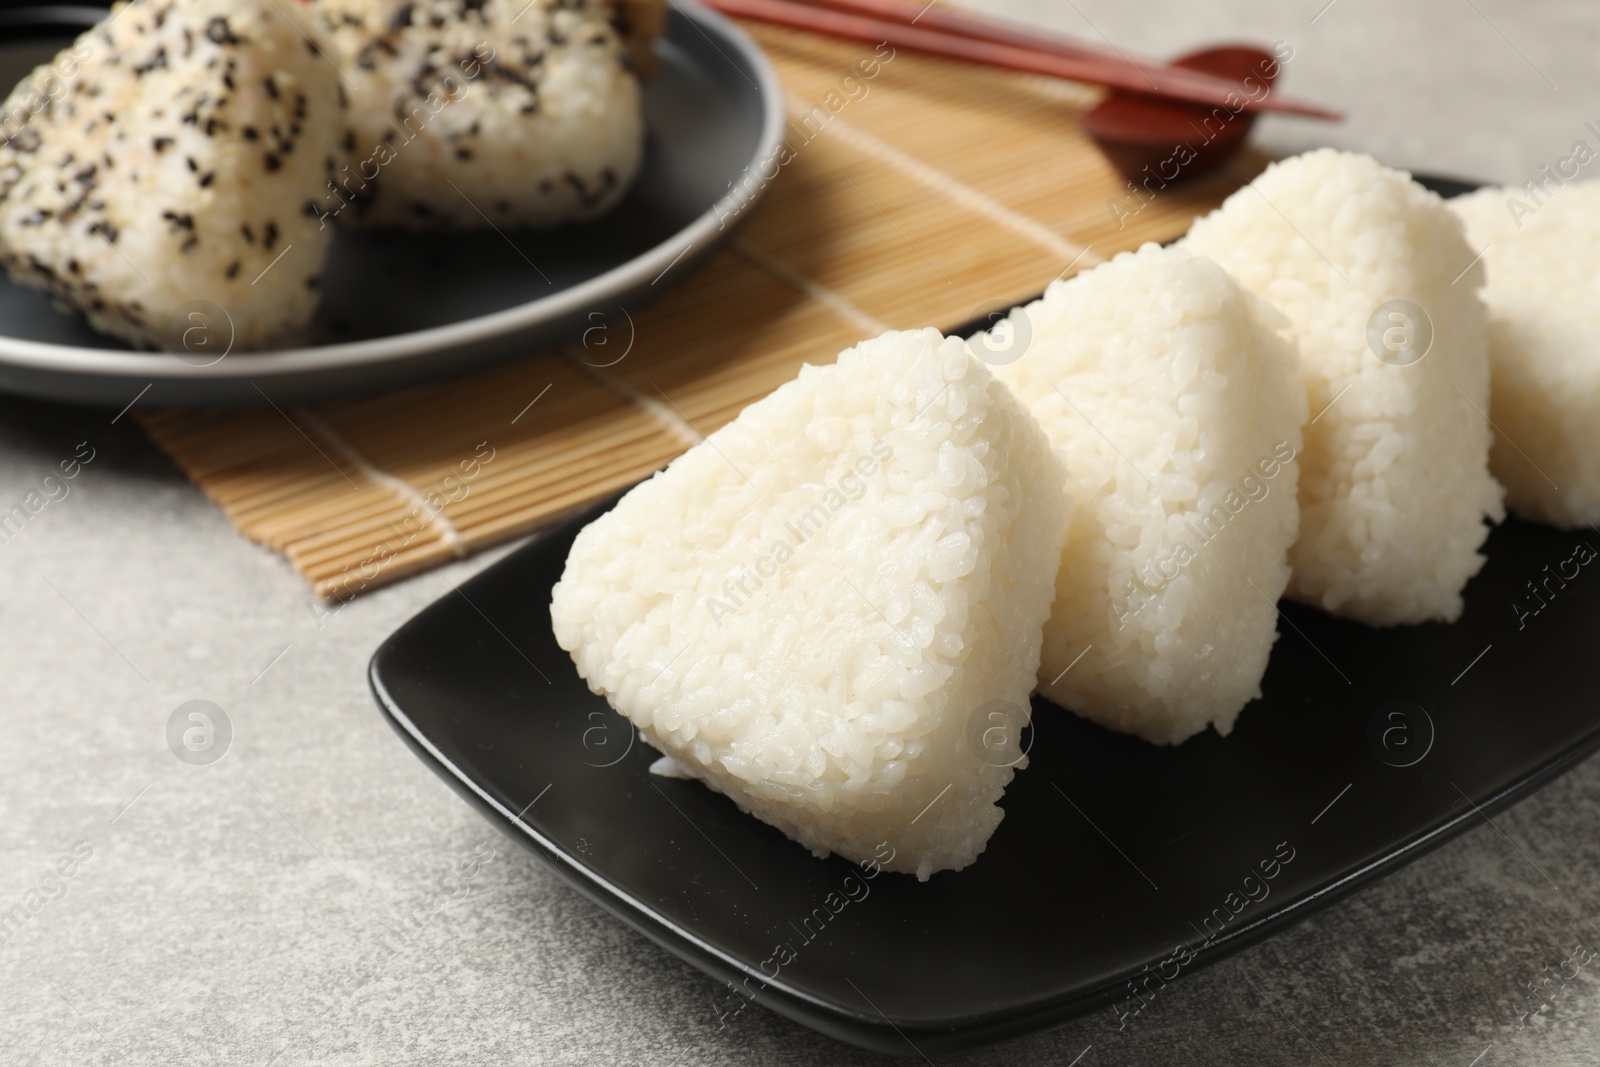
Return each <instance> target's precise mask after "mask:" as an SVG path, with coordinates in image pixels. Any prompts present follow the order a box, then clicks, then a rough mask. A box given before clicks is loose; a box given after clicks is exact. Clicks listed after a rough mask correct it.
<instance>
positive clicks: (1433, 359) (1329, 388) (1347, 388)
mask: <svg viewBox="0 0 1600 1067" xmlns="http://www.w3.org/2000/svg"><path fill="white" fill-rule="evenodd" d="M1182 243H1183V245H1184V247H1187V248H1188V249H1190V250H1191V251H1194V252H1198V253H1201V254H1202V255H1207V256H1210V257H1211V258H1213V259H1215V260H1216V261H1217V262H1218V263H1220V264H1222V266H1223V267H1224V268H1225V269H1226V270H1228V271H1229V272H1230V273H1232V274H1233V276H1234V277H1235V278H1237V279H1238V280H1239V281H1240V282H1242V283H1243V284H1244V286H1245V288H1247V289H1249V290H1251V291H1252V292H1254V293H1255V294H1257V295H1258V296H1260V297H1263V298H1264V299H1266V300H1267V301H1269V302H1270V303H1272V304H1273V305H1274V306H1276V307H1277V308H1279V309H1280V310H1282V311H1283V312H1284V313H1285V314H1286V315H1287V316H1288V317H1289V321H1290V322H1291V323H1292V332H1293V334H1294V336H1295V338H1296V340H1297V341H1298V342H1299V347H1300V366H1301V373H1302V374H1303V375H1304V378H1305V383H1306V387H1307V390H1308V392H1309V394H1310V399H1311V421H1310V422H1309V423H1308V424H1307V426H1306V432H1305V450H1304V452H1303V453H1302V454H1301V457H1300V539H1299V540H1298V541H1297V542H1296V543H1295V545H1294V547H1293V548H1292V549H1290V551H1289V562H1290V565H1291V566H1292V567H1293V569H1294V575H1293V577H1292V578H1291V579H1290V582H1289V595H1290V596H1291V597H1293V598H1295V599H1297V600H1302V601H1305V602H1306V603H1308V604H1314V605H1316V606H1318V607H1321V608H1323V609H1324V610H1326V611H1329V612H1332V613H1333V614H1335V615H1341V616H1344V617H1346V618H1350V619H1356V620H1358V621H1361V622H1365V623H1368V624H1371V625H1374V626H1393V625H1397V624H1402V623H1420V622H1426V621H1429V620H1443V621H1453V620H1455V619H1456V618H1458V617H1459V616H1460V614H1461V608H1462V599H1461V590H1462V587H1463V586H1464V585H1465V584H1466V582H1467V579H1469V578H1471V577H1472V576H1473V575H1474V574H1477V573H1478V570H1479V569H1480V568H1481V567H1482V566H1483V556H1481V555H1480V554H1479V553H1478V549H1479V547H1480V546H1481V545H1482V544H1483V541H1484V538H1485V537H1487V536H1488V529H1487V527H1486V526H1485V525H1484V519H1485V517H1488V518H1492V519H1496V520H1498V519H1500V518H1501V517H1502V516H1503V514H1504V512H1503V509H1502V506H1501V495H1502V494H1501V489H1500V485H1499V483H1497V482H1496V481H1495V480H1494V478H1493V477H1492V476H1491V475H1490V473H1489V462H1488V461H1489V444H1490V436H1491V432H1490V429H1489V422H1488V412H1489V355H1488V345H1487V341H1486V334H1485V313H1484V306H1483V301H1482V299H1480V297H1479V296H1478V290H1479V289H1480V288H1481V287H1482V285H1483V265H1482V264H1481V263H1476V262H1474V259H1475V258H1476V255H1477V253H1476V250H1475V249H1473V248H1471V247H1469V246H1468V244H1467V240H1466V237H1465V236H1464V234H1463V231H1462V226H1461V221H1460V220H1459V219H1458V218H1456V216H1455V214H1454V213H1453V212H1451V211H1450V209H1449V208H1448V207H1446V206H1445V203H1444V201H1443V200H1442V199H1440V197H1439V196H1437V195H1436V194H1434V193H1432V192H1430V191H1428V190H1427V189H1424V188H1423V187H1422V186H1420V185H1418V184H1417V183H1416V182H1413V181H1412V180H1411V178H1410V176H1409V175H1407V174H1405V173H1403V172H1401V171H1397V170H1390V169H1388V168H1386V167H1384V166H1382V165H1381V164H1379V163H1378V162H1377V161H1376V160H1374V159H1372V158H1371V157H1370V156H1364V155H1358V154H1354V153H1349V152H1337V151H1334V150H1333V149H1319V150H1318V151H1315V152H1308V153H1306V154H1305V155H1301V156H1295V157H1293V158H1291V159H1286V160H1283V161H1282V162H1279V163H1274V164H1273V165H1272V166H1270V167H1268V168H1267V169H1266V171H1265V172H1264V173H1263V174H1261V175H1260V176H1259V177H1258V178H1256V180H1255V181H1253V182H1251V183H1250V184H1249V185H1247V186H1245V187H1244V188H1243V189H1240V190H1239V191H1238V192H1235V193H1234V194H1233V195H1232V196H1230V197H1228V199H1227V200H1226V201H1224V202H1223V205H1222V206H1221V207H1220V208H1218V209H1217V210H1216V211H1214V212H1212V213H1211V214H1210V215H1207V216H1206V217H1205V218H1202V219H1200V220H1199V221H1198V222H1196V223H1195V224H1194V227H1193V228H1192V229H1191V230H1190V231H1189V235H1188V236H1187V237H1186V238H1184V240H1183V242H1182Z"/></svg>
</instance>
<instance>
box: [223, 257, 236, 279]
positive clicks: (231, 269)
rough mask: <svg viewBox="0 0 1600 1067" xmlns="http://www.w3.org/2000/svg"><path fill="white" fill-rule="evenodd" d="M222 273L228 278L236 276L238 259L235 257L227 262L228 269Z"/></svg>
mask: <svg viewBox="0 0 1600 1067" xmlns="http://www.w3.org/2000/svg"><path fill="white" fill-rule="evenodd" d="M222 273H223V274H226V275H227V276H228V277H230V278H236V277H238V276H239V261H238V260H237V259H236V260H234V261H233V262H232V263H229V264H228V269H227V270H225V271H223V272H222Z"/></svg>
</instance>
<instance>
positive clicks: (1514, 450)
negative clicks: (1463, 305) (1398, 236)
mask: <svg viewBox="0 0 1600 1067" xmlns="http://www.w3.org/2000/svg"><path fill="white" fill-rule="evenodd" d="M1542 200H1543V198H1535V197H1533V196H1531V195H1530V194H1529V193H1528V192H1527V191H1526V190H1523V189H1495V188H1488V189H1482V190H1479V191H1478V192H1476V193H1473V194H1471V195H1470V196H1463V197H1458V198H1457V199H1454V200H1451V201H1449V204H1450V206H1451V207H1452V208H1453V209H1454V210H1455V211H1456V212H1457V213H1458V214H1459V215H1460V216H1461V218H1462V219H1463V220H1464V221H1465V222H1466V226H1467V239H1468V241H1469V242H1470V243H1471V244H1472V247H1473V248H1475V249H1482V250H1484V252H1483V262H1484V264H1485V266H1486V268H1487V270H1488V274H1489V283H1488V285H1487V287H1485V289H1484V293H1483V295H1484V300H1485V302H1486V303H1487V304H1488V305H1489V362H1490V365H1491V368H1492V372H1493V379H1494V385H1493V388H1492V389H1491V390H1490V396H1489V403H1490V408H1489V416H1490V418H1492V419H1493V420H1494V424H1495V426H1497V427H1499V429H1500V432H1499V433H1498V434H1496V435H1495V440H1494V447H1493V448H1492V449H1490V451H1489V469H1490V470H1491V471H1493V472H1494V476H1495V477H1496V478H1498V479H1499V480H1500V483H1501V484H1502V485H1504V486H1505V487H1506V505H1507V506H1508V507H1509V508H1510V509H1511V510H1512V511H1514V512H1516V513H1517V514H1518V515H1521V516H1522V517H1523V518H1527V519H1534V520H1536V521H1539V522H1547V523H1551V524H1552V525H1555V526H1561V527H1566V528H1571V527H1575V526H1584V525H1590V524H1593V523H1597V522H1600V182H1592V181H1591V182H1575V183H1573V184H1571V185H1567V186H1562V187H1559V188H1556V189H1554V190H1553V191H1552V193H1551V194H1550V196H1549V199H1548V201H1545V202H1541V201H1542Z"/></svg>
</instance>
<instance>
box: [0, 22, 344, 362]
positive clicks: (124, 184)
mask: <svg viewBox="0 0 1600 1067" xmlns="http://www.w3.org/2000/svg"><path fill="white" fill-rule="evenodd" d="M298 6H299V5H297V4H293V3H284V4H276V3H273V2H272V0H132V2H131V3H127V4H119V5H117V6H116V7H113V8H112V9H111V13H110V15H109V16H108V17H107V18H106V19H104V20H103V21H102V22H101V23H100V24H99V25H97V26H96V27H94V28H93V29H91V30H89V31H87V32H86V33H84V34H83V35H82V36H81V37H79V38H78V40H77V42H76V43H75V44H74V45H73V46H71V47H70V48H68V49H66V50H65V51H63V52H62V53H61V54H60V56H58V57H57V59H56V60H55V61H54V62H53V63H51V64H49V65H46V66H42V67H39V68H38V69H37V70H35V71H34V72H33V73H32V74H30V75H29V76H28V77H27V78H24V79H23V80H22V82H21V83H20V84H18V86H17V87H16V89H15V90H14V91H13V92H12V94H11V96H10V98H9V99H8V100H7V101H6V103H5V106H4V112H3V116H0V117H3V121H4V129H3V131H0V135H3V136H5V137H6V140H5V141H4V142H3V143H0V261H3V262H4V263H5V266H6V269H7V271H8V272H10V274H11V276H12V277H13V278H14V279H16V280H17V281H18V282H20V283H22V284H23V285H28V286H32V287H33V288H36V289H43V290H45V291H46V292H48V293H50V294H51V295H52V296H53V297H55V298H56V300H57V302H58V303H60V304H62V305H66V306H70V307H72V308H76V309H78V310H81V311H82V312H83V314H84V315H85V316H86V317H87V318H88V320H89V323H90V325H92V326H93V327H94V328H95V329H97V330H100V331H102V332H104V333H108V334H112V335H114V336H116V337H121V338H123V339H125V340H127V341H129V342H132V343H133V344H136V345H141V346H151V347H167V348H174V349H178V348H182V347H184V345H185V335H186V334H187V335H188V339H189V340H195V339H196V338H195V335H194V334H193V333H192V332H191V331H192V329H193V328H194V324H197V323H199V324H203V325H204V328H205V330H206V337H205V339H204V341H205V343H206V344H208V345H215V346H217V347H221V345H222V344H224V343H225V342H226V341H227V340H230V339H231V341H232V343H233V346H234V347H235V348H240V349H244V348H254V347H259V346H261V345H263V344H265V343H267V342H269V341H272V340H275V339H278V338H281V337H283V336H285V335H288V334H292V333H293V331H295V330H296V329H298V328H299V327H301V326H303V325H304V324H305V323H306V322H307V321H308V320H309V319H310V317H311V314H312V312H313V310H314V309H315V307H316V304H317V297H318V294H317V285H318V282H319V276H320V273H321V270H322V265H323V259H324V257H325V255H326V252H327V247H328V241H329V238H330V236H331V235H330V233H328V232H326V231H325V229H324V228H323V227H321V225H320V224H319V223H318V221H317V219H316V218H315V217H314V216H312V215H309V214H308V213H307V205H308V202H309V201H310V200H311V199H312V198H313V197H315V196H316V194H317V191H318V190H319V189H320V188H321V187H322V186H323V183H324V182H325V181H327V179H328V177H329V176H330V175H331V174H332V172H333V167H334V164H335V159H336V157H338V156H339V155H340V149H339V147H338V142H339V139H340V137H341V135H342V131H343V130H344V126H345V116H344V102H343V99H342V98H341V95H340V92H339V87H338V75H337V73H336V72H335V71H334V69H333V67H332V66H330V65H329V63H328V61H327V59H326V58H325V57H323V56H321V55H319V54H318V53H317V52H316V51H315V49H314V48H313V47H312V46H311V45H310V43H309V42H308V41H307V39H306V37H305V33H304V29H303V27H301V26H300V25H299V24H298V23H297V22H296V21H293V20H294V19H296V18H297V15H296V13H295V12H296V9H297V8H298ZM187 306H193V307H198V308H199V309H200V310H199V311H198V314H199V315H200V318H199V319H192V318H191V317H190V316H186V315H181V314H180V315H179V316H178V318H177V321H176V322H174V321H173V314H174V312H175V311H178V310H179V309H180V308H182V307H187ZM211 306H214V308H220V309H221V310H222V312H224V313H225V316H226V318H225V320H223V321H222V322H218V321H216V320H217V318H218V316H217V315H216V312H215V310H214V308H212V307H211ZM224 331H226V333H227V336H223V332H224ZM190 348H191V350H193V351H197V352H198V351H201V350H200V349H195V348H193V346H190ZM206 351H210V350H209V349H207V350H206Z"/></svg>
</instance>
